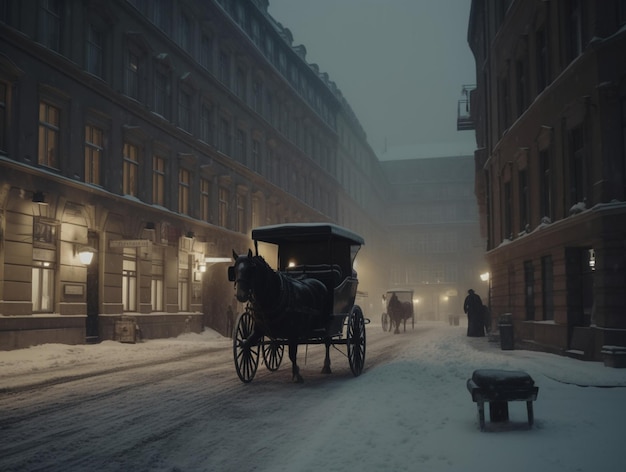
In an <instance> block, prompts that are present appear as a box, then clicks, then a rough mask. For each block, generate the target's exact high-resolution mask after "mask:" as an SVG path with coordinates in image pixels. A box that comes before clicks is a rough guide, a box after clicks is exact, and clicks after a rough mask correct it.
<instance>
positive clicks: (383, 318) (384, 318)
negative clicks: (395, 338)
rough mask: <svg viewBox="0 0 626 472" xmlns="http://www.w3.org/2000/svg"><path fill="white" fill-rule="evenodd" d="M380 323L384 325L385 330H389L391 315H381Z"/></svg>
mask: <svg viewBox="0 0 626 472" xmlns="http://www.w3.org/2000/svg"><path fill="white" fill-rule="evenodd" d="M380 324H382V325H383V331H387V328H389V315H388V314H387V313H383V314H382V315H381V317H380Z"/></svg>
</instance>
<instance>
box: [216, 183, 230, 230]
mask: <svg viewBox="0 0 626 472" xmlns="http://www.w3.org/2000/svg"><path fill="white" fill-rule="evenodd" d="M229 199H230V192H229V191H228V189H225V188H224V187H220V189H219V210H218V220H219V225H220V226H221V227H222V228H228V200H229Z"/></svg>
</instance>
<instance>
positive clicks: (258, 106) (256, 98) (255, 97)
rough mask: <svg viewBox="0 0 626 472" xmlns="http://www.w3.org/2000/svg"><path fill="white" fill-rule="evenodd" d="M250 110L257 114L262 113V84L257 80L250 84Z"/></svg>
mask: <svg viewBox="0 0 626 472" xmlns="http://www.w3.org/2000/svg"><path fill="white" fill-rule="evenodd" d="M252 108H253V109H254V111H256V112H257V113H258V114H261V113H263V84H262V83H261V81H259V80H255V81H254V82H253V83H252Z"/></svg>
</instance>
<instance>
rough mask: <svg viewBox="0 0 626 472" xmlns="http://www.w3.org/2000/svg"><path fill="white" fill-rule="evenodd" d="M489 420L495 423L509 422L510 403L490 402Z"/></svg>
mask: <svg viewBox="0 0 626 472" xmlns="http://www.w3.org/2000/svg"><path fill="white" fill-rule="evenodd" d="M489 418H490V419H491V421H492V422H494V423H496V422H503V421H509V403H508V402H506V401H504V402H503V401H497V402H489Z"/></svg>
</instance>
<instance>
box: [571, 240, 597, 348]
mask: <svg viewBox="0 0 626 472" xmlns="http://www.w3.org/2000/svg"><path fill="white" fill-rule="evenodd" d="M590 254H591V249H590V248H588V247H583V248H580V247H574V248H566V249H565V273H566V274H567V324H568V331H569V334H570V338H571V334H572V332H573V329H574V328H576V327H587V326H590V325H591V309H592V307H593V267H592V265H591V264H590Z"/></svg>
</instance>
